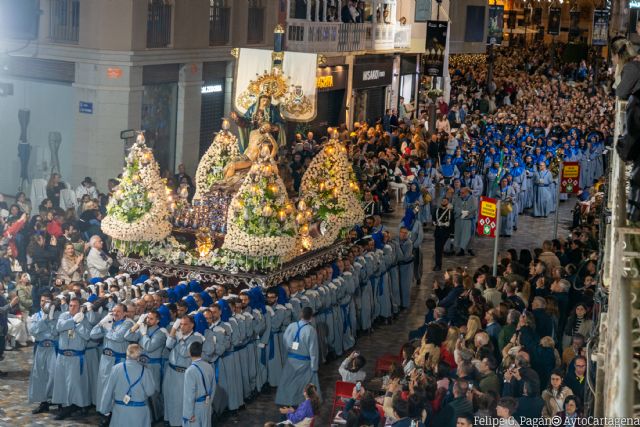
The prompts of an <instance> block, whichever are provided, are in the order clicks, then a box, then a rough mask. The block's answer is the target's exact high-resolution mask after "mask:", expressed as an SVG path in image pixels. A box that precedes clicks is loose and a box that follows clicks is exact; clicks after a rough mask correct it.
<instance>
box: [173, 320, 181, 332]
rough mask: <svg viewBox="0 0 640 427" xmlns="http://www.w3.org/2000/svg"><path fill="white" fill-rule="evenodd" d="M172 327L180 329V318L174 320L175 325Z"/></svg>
mask: <svg viewBox="0 0 640 427" xmlns="http://www.w3.org/2000/svg"><path fill="white" fill-rule="evenodd" d="M171 328H172V329H175V330H176V331H178V330H180V319H176V321H175V322H173V326H172V327H171Z"/></svg>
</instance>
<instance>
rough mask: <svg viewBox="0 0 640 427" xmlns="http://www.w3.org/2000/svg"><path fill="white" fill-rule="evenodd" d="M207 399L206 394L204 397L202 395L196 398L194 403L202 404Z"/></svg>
mask: <svg viewBox="0 0 640 427" xmlns="http://www.w3.org/2000/svg"><path fill="white" fill-rule="evenodd" d="M207 397H208V396H207V395H206V394H205V395H203V396H200V397H198V398H197V399H196V403H202V402H204V401H206V400H207Z"/></svg>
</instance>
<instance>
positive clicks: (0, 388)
mask: <svg viewBox="0 0 640 427" xmlns="http://www.w3.org/2000/svg"><path fill="white" fill-rule="evenodd" d="M574 203H575V202H574V200H573V199H570V200H568V201H565V202H563V203H561V204H560V225H559V227H558V228H559V231H558V235H559V236H560V237H566V236H567V233H568V231H567V228H568V225H569V220H570V218H571V213H570V210H571V208H572V207H573V206H574ZM400 210H401V207H400V205H397V210H396V214H395V215H393V216H388V217H386V218H385V222H386V224H387V225H388V226H389V227H390V228H391V229H392V230H393V234H394V235H395V234H397V224H398V222H399V220H400V217H401V215H400ZM518 222H519V223H518V231H516V232H515V233H514V235H513V237H511V238H502V239H501V240H500V250H501V251H504V250H506V249H509V248H515V249H517V250H518V251H519V250H520V249H524V248H527V249H530V250H533V249H534V248H535V247H540V246H541V244H542V241H543V240H544V239H551V238H552V237H553V236H552V235H553V216H550V217H549V218H546V219H543V218H532V217H530V216H528V215H522V216H520V217H519V221H518ZM472 248H473V249H474V251H475V253H476V256H475V257H467V256H465V257H457V256H453V257H447V258H445V259H444V265H443V270H444V269H447V268H450V267H456V266H459V265H463V266H467V267H468V268H469V270H470V271H473V270H475V269H476V268H477V267H479V266H481V265H483V264H490V263H491V261H492V253H493V241H492V240H483V239H479V238H474V241H473V244H472ZM422 249H423V252H424V272H425V274H424V275H423V281H422V285H421V286H420V287H414V288H413V289H412V295H411V297H412V306H411V308H410V309H409V310H406V311H405V312H403V313H402V314H401V315H400V316H399V318H398V319H397V320H395V321H394V322H393V323H392V324H391V325H388V326H379V327H377V328H375V330H374V332H373V333H372V334H371V335H369V336H363V337H360V338H359V339H358V340H357V343H356V348H357V349H358V350H359V351H360V353H361V354H362V355H363V356H365V358H366V360H367V365H366V370H367V378H368V379H370V378H372V377H373V370H374V365H375V360H376V358H377V357H378V356H380V355H381V354H383V353H390V352H391V353H396V352H397V351H398V350H399V348H400V347H401V345H402V344H403V343H404V342H405V341H406V339H407V335H408V332H409V331H410V330H411V329H414V328H416V327H418V326H420V325H421V323H422V321H423V318H424V317H423V316H424V301H425V299H426V298H427V297H428V295H429V293H430V289H431V285H432V282H433V280H434V279H439V278H441V274H440V273H433V272H432V268H433V233H432V231H431V230H429V231H428V232H425V241H424V244H423V248H422ZM32 354H33V348H32V347H31V346H28V347H26V348H21V349H18V350H14V351H8V352H6V353H5V360H4V361H2V362H0V369H1V370H2V371H4V372H8V376H6V377H3V378H0V393H1V395H2V399H1V404H0V426H22V427H26V426H79V425H97V423H98V416H97V415H96V414H95V411H93V410H92V411H91V412H90V415H89V416H88V417H85V418H82V419H80V418H78V417H77V416H74V417H72V418H69V419H68V420H66V421H65V422H57V421H54V420H53V415H52V414H39V415H32V414H31V410H32V409H33V408H34V407H35V405H30V404H28V402H27V389H28V383H29V371H30V366H31V358H32ZM342 359H343V358H342V357H341V358H339V359H337V360H333V361H331V362H329V363H327V364H325V365H323V366H321V368H320V382H321V391H322V396H323V399H324V402H323V405H322V411H321V414H320V416H319V417H318V418H317V419H316V422H315V427H325V426H329V425H330V419H329V418H330V414H329V413H330V411H331V404H332V400H333V385H334V383H335V381H336V380H338V379H339V375H338V367H339V365H340V363H341V362H342ZM274 397H275V392H274V393H271V394H263V395H261V396H259V397H258V398H257V399H255V400H254V401H253V402H250V403H248V404H247V405H246V409H243V410H240V411H239V412H238V414H237V415H236V416H226V417H224V418H223V419H221V420H220V421H219V422H218V423H217V426H235V425H237V426H243V427H244V426H246V427H253V426H257V427H260V426H262V425H263V423H264V422H265V421H270V420H271V421H278V420H279V413H278V408H277V407H276V406H275V404H274V403H273V401H274Z"/></svg>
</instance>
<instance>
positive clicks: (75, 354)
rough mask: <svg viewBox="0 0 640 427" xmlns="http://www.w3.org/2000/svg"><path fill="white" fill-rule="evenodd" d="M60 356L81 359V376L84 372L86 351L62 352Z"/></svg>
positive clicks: (59, 351) (59, 352)
mask: <svg viewBox="0 0 640 427" xmlns="http://www.w3.org/2000/svg"><path fill="white" fill-rule="evenodd" d="M58 354H59V355H61V356H66V357H79V358H80V375H82V372H83V371H84V350H60V349H58Z"/></svg>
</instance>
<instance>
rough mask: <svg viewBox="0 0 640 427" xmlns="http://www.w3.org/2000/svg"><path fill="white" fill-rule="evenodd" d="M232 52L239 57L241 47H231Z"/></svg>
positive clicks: (235, 56)
mask: <svg viewBox="0 0 640 427" xmlns="http://www.w3.org/2000/svg"><path fill="white" fill-rule="evenodd" d="M230 53H231V56H233V57H234V58H236V59H238V56H240V49H239V48H237V47H234V48H233V49H231V52H230Z"/></svg>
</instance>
